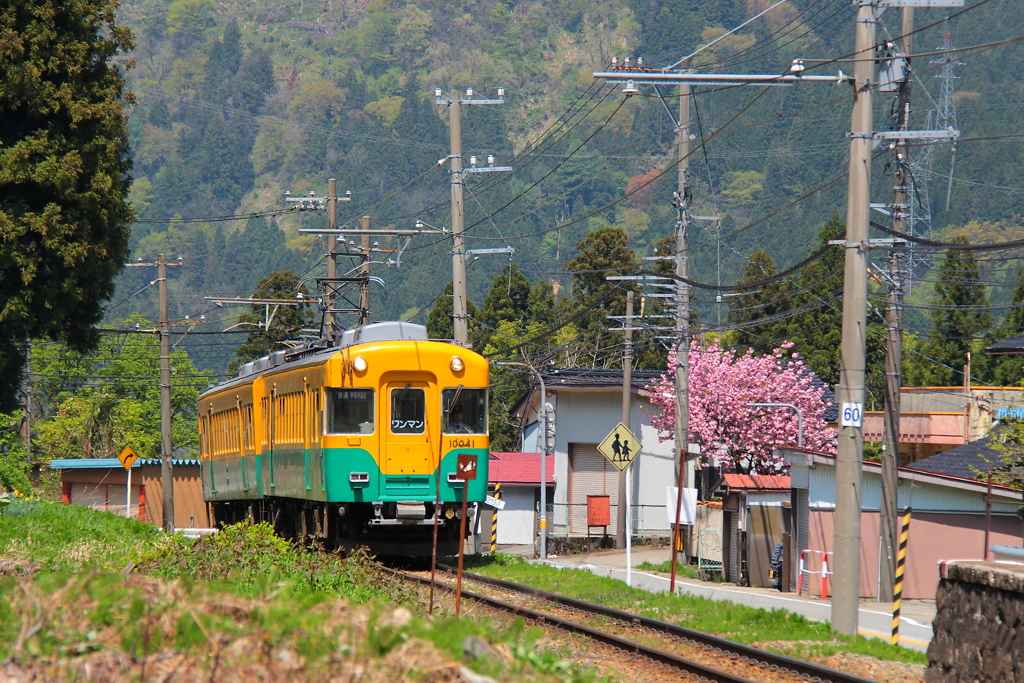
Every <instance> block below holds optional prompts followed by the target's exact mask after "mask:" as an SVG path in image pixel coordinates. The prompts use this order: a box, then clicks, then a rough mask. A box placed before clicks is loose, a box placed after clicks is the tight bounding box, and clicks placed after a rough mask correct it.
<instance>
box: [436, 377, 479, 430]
mask: <svg viewBox="0 0 1024 683" xmlns="http://www.w3.org/2000/svg"><path fill="white" fill-rule="evenodd" d="M441 411H442V417H443V418H444V420H443V422H444V433H445V434H486V433H487V390H486V389H466V388H465V387H458V388H456V389H444V390H442V391H441Z"/></svg>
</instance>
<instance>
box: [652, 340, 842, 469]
mask: <svg viewBox="0 0 1024 683" xmlns="http://www.w3.org/2000/svg"><path fill="white" fill-rule="evenodd" d="M792 346H793V345H792V344H783V345H782V348H778V349H775V350H774V351H772V352H771V353H770V354H765V355H763V356H759V355H754V352H753V349H748V350H747V352H746V353H744V354H742V355H739V354H737V353H736V351H735V350H733V349H722V348H721V347H719V346H718V343H717V342H714V343H712V344H711V345H710V346H709V347H707V348H706V349H701V348H700V345H699V344H698V343H697V340H696V339H695V340H693V343H692V344H691V346H690V440H691V441H696V442H699V443H700V444H701V445H702V448H703V451H704V453H705V454H707V455H708V456H709V458H710V460H711V461H712V462H713V463H714V464H715V465H716V466H718V467H721V468H722V469H723V470H725V471H749V472H750V473H753V474H779V473H783V472H785V471H786V470H787V469H788V466H787V465H786V464H785V463H784V462H781V461H780V459H778V458H776V457H775V456H773V455H772V453H773V451H774V450H775V449H777V448H779V447H780V446H796V445H797V416H796V414H795V413H794V412H793V411H792V410H789V409H786V408H754V407H748V406H747V405H746V404H747V403H792V404H794V405H796V406H798V407H799V408H800V410H801V411H803V417H804V447H805V448H810V449H813V450H818V451H824V452H827V453H835V451H836V430H835V429H833V428H831V427H829V426H828V423H826V422H825V420H824V414H825V409H826V407H827V405H828V401H827V399H826V387H825V385H824V384H823V383H821V382H817V383H816V382H815V381H814V379H815V376H814V373H813V372H811V370H810V368H808V367H806V366H805V365H804V364H803V361H801V360H799V359H798V356H797V354H795V353H789V349H790V348H792ZM675 373H676V354H675V349H673V350H672V351H671V352H670V353H669V358H668V370H667V371H666V372H665V374H664V375H662V376H661V377H660V378H659V379H658V380H657V381H655V382H654V383H653V384H651V385H650V386H648V387H647V389H648V390H649V391H650V392H651V393H652V398H651V402H652V403H653V404H654V405H655V406H657V407H658V408H659V411H658V412H657V413H656V414H655V415H653V416H652V419H651V424H652V425H653V426H654V427H655V428H656V429H657V430H658V437H659V439H661V440H662V441H669V440H671V439H672V438H673V437H674V434H675V409H676V388H675ZM815 384H817V386H815ZM744 460H749V466H748V467H743V466H742V465H741V462H742V461H744Z"/></svg>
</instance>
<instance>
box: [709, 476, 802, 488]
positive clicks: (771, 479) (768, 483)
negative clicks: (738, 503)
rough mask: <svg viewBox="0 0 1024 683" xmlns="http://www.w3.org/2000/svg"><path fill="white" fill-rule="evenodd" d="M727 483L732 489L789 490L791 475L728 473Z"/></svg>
mask: <svg viewBox="0 0 1024 683" xmlns="http://www.w3.org/2000/svg"><path fill="white" fill-rule="evenodd" d="M724 476H725V485H726V486H728V487H729V489H731V490H746V491H788V490H789V477H781V476H778V475H775V474H726V475H724Z"/></svg>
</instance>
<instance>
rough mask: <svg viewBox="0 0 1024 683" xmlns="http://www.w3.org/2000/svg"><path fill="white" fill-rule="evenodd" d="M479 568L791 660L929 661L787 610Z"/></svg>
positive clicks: (515, 568) (489, 562)
mask: <svg viewBox="0 0 1024 683" xmlns="http://www.w3.org/2000/svg"><path fill="white" fill-rule="evenodd" d="M474 565H475V566H474V569H473V571H476V572H479V573H482V574H487V575H489V576H494V577H496V578H500V579H506V580H508V581H515V582H517V583H523V584H526V585H530V586H536V587H538V588H542V589H544V590H547V591H551V592H553V593H560V594H562V595H566V596H568V597H572V598H576V599H578V600H585V601H587V602H594V603H598V604H601V605H607V606H609V607H614V608H617V609H621V610H625V611H628V612H633V613H635V614H641V615H644V616H647V617H651V618H653V619H660V620H662V621H667V622H670V623H673V624H679V625H680V626H685V627H687V628H691V629H694V630H697V631H703V632H705V633H712V634H715V635H718V636H721V637H723V638H728V639H729V640H733V641H736V642H738V643H744V644H759V646H762V644H763V646H764V647H765V648H766V649H769V650H773V651H775V652H781V653H784V654H787V655H790V656H797V657H801V658H807V657H812V656H824V657H827V656H829V655H832V654H835V653H837V652H852V653H858V654H864V655H870V656H872V657H877V658H879V659H887V660H895V661H902V662H910V663H914V664H927V662H928V660H927V658H926V657H925V655H924V653H921V652H917V651H916V650H910V649H905V648H901V647H898V646H895V645H891V644H889V643H886V642H884V641H882V640H878V639H874V638H865V637H863V636H856V637H849V636H842V635H838V634H835V633H833V632H832V630H831V627H830V625H829V624H825V623H820V622H816V621H811V620H809V619H807V618H805V617H803V616H801V615H799V614H794V613H792V612H787V611H785V610H763V609H757V608H753V607H747V606H745V605H737V604H733V603H730V602H715V601H712V600H708V599H706V598H699V597H694V596H690V595H679V594H677V595H674V596H673V595H669V594H668V593H650V592H647V591H644V590H640V589H636V588H630V587H628V586H626V585H625V584H624V583H623V582H621V581H618V580H616V579H611V578H607V577H602V576H595V575H594V574H591V573H590V572H588V571H584V570H577V569H555V568H553V567H548V566H545V565H540V564H530V563H528V562H526V561H525V560H524V559H523V558H521V557H516V556H510V555H500V554H499V555H494V556H489V557H486V558H481V559H480V560H479V561H478V562H475V563H474Z"/></svg>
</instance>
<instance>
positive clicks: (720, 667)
mask: <svg viewBox="0 0 1024 683" xmlns="http://www.w3.org/2000/svg"><path fill="white" fill-rule="evenodd" d="M439 569H441V570H442V571H444V572H446V573H452V574H454V572H455V569H454V568H453V567H448V566H445V565H440V566H439ZM395 573H396V574H397V575H399V576H401V577H402V578H405V579H407V580H409V581H413V582H417V583H420V584H423V585H429V584H430V578H429V577H427V576H422V575H416V574H408V573H405V572H400V571H396V572H395ZM463 581H464V582H469V583H476V584H480V585H481V586H485V587H486V588H487V590H489V591H490V592H499V593H506V594H510V596H509V597H510V598H511V601H510V600H509V599H503V598H500V597H496V596H495V595H485V594H483V593H480V592H477V591H472V590H466V588H465V586H464V587H463V591H462V597H463V599H464V600H471V601H474V602H477V603H480V604H483V605H486V606H487V607H489V608H491V609H494V610H498V611H501V612H506V613H510V614H513V615H517V616H521V617H523V618H525V619H527V620H530V621H533V622H536V623H539V624H542V625H546V626H550V627H553V628H557V629H559V630H561V631H565V632H569V633H574V634H578V635H581V636H583V637H585V638H588V639H590V640H592V641H596V642H599V643H602V644H603V645H605V646H608V647H611V648H614V649H615V650H618V651H621V652H623V653H627V654H629V655H634V656H639V657H643V658H645V659H647V660H650V661H652V662H655V663H657V664H659V665H661V666H663V667H667V668H669V669H671V670H674V671H676V672H678V673H679V674H682V675H683V676H684V677H686V678H692V679H696V680H700V681H714V682H715V683H752V682H753V681H757V682H758V683H764V682H767V681H771V682H773V683H775V682H779V683H782V682H785V681H811V682H812V683H871V682H870V681H868V679H865V678H861V677H859V676H854V675H851V674H847V673H843V672H841V671H836V670H834V669H829V668H827V667H823V666H819V665H817V664H812V663H810V662H805V661H801V660H798V659H794V658H792V657H787V656H785V655H779V654H775V653H772V652H767V651H765V650H760V649H758V648H754V647H750V646H748V645H742V644H740V643H735V642H733V641H730V640H726V639H724V638H719V637H717V636H713V635H710V634H707V633H702V632H700V631H694V630H692V629H688V628H684V627H682V626H677V625H675V624H669V623H667V622H664V621H659V620H657V619H651V618H649V617H644V616H641V615H637V614H630V613H629V612H623V611H621V610H617V609H612V608H610V607H605V606H603V605H595V604H592V603H588V602H583V601H581V600H576V599H573V598H569V597H566V596H563V595H558V594H556V593H550V592H548V591H544V590H541V589H538V588H533V587H531V586H524V585H521V584H517V583H512V582H510V581H503V580H501V579H495V578H491V577H488V576H483V575H480V574H473V573H471V572H463ZM437 585H438V587H440V588H441V589H442V590H446V591H454V586H453V585H450V584H449V583H447V582H445V581H440V580H439V581H438V582H437ZM523 598H526V600H525V601H524V600H523ZM522 602H532V603H537V604H535V605H533V606H527V605H525V604H521V603H522ZM558 613H561V615H560V614H558ZM565 615H569V616H572V617H573V618H567V616H565ZM608 620H611V622H612V624H613V626H612V627H611V628H609V624H608ZM587 621H591V622H593V621H597V622H599V624H597V625H595V624H588V623H584V622H587ZM599 626H600V627H599ZM612 631H618V633H614V632H612ZM641 640H643V641H648V642H641ZM652 640H653V641H656V642H657V643H658V644H657V645H654V644H650V641H652Z"/></svg>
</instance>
